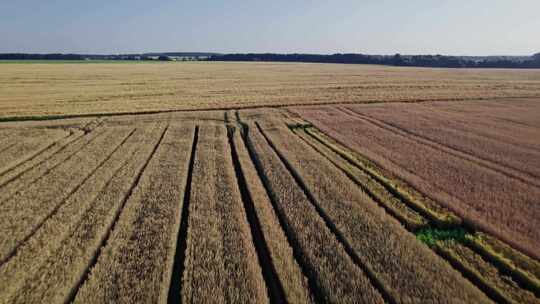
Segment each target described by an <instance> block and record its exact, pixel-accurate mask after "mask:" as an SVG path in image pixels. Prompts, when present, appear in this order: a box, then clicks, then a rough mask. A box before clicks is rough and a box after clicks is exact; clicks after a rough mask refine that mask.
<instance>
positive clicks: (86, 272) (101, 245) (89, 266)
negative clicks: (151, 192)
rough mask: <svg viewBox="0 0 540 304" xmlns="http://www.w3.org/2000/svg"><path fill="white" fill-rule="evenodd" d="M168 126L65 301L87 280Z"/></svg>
mask: <svg viewBox="0 0 540 304" xmlns="http://www.w3.org/2000/svg"><path fill="white" fill-rule="evenodd" d="M168 128H169V127H168V126H167V127H165V129H164V130H163V132H162V134H161V136H160V138H159V140H158V142H157V143H156V144H155V146H154V148H153V149H152V152H151V153H150V155H149V156H148V158H147V159H146V160H145V163H144V165H143V167H142V168H141V170H140V171H139V172H138V173H137V175H136V177H135V179H134V180H133V182H132V183H131V185H130V188H129V190H128V192H127V193H126V195H125V196H124V197H123V198H122V201H121V203H120V205H119V208H118V209H117V210H116V211H115V214H114V219H113V220H112V221H111V222H110V223H109V224H108V225H107V227H106V229H105V231H106V232H105V234H104V235H102V236H101V239H100V242H99V246H97V247H96V248H97V250H96V251H95V252H94V253H93V254H92V258H91V259H90V260H89V261H88V264H87V265H86V267H85V270H84V271H83V274H82V275H81V277H80V278H79V280H78V281H77V283H76V284H75V286H74V287H73V288H72V289H71V291H70V293H69V295H68V296H67V300H66V301H65V303H72V302H73V301H74V300H75V297H76V296H77V293H78V292H79V290H80V288H81V287H82V286H83V284H84V283H85V282H86V281H87V280H88V278H89V276H90V271H91V270H92V268H93V267H94V266H95V265H96V263H97V262H98V259H99V256H100V254H101V251H102V249H103V248H104V247H105V246H106V245H107V243H108V240H109V237H110V235H111V233H112V231H113V230H114V228H115V226H116V223H117V222H118V219H119V218H120V215H121V214H122V211H123V210H124V208H125V205H126V202H127V201H128V200H129V198H130V197H131V195H132V194H133V191H135V188H137V186H138V185H139V182H140V180H141V178H142V176H143V174H144V172H145V170H146V167H147V166H148V164H149V163H150V161H151V160H152V158H153V157H154V155H155V154H156V151H157V150H158V148H159V146H160V145H161V142H162V141H163V138H164V137H165V134H166V133H167V130H168Z"/></svg>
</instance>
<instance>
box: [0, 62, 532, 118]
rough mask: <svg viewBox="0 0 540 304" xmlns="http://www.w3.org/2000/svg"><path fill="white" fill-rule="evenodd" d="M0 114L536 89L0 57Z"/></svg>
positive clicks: (466, 73) (397, 71) (514, 73)
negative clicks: (31, 61)
mask: <svg viewBox="0 0 540 304" xmlns="http://www.w3.org/2000/svg"><path fill="white" fill-rule="evenodd" d="M0 92H1V94H0V119H2V118H4V119H5V118H9V117H21V116H26V117H29V116H30V117H32V116H34V117H36V116H38V117H39V116H51V115H54V116H57V115H84V114H102V113H135V112H147V111H168V110H193V109H197V110H200V109H216V108H220V109H235V108H246V107H254V106H261V105H266V106H282V105H295V104H328V103H343V102H347V103H350V102H381V101H384V102H388V101H425V100H463V99H465V100H468V99H489V98H500V97H540V72H539V71H538V70H482V69H430V68H399V67H384V66H369V65H344V64H341V65H340V64H305V63H304V64H302V63H218V62H193V63H140V64H125V63H121V64H115V63H110V64H2V65H0Z"/></svg>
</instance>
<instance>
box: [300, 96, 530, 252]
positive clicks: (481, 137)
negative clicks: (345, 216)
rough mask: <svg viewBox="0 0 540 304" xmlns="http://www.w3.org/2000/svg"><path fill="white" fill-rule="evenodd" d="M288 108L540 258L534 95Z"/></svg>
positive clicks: (475, 224)
mask: <svg viewBox="0 0 540 304" xmlns="http://www.w3.org/2000/svg"><path fill="white" fill-rule="evenodd" d="M293 111H294V112H296V113H298V114H300V115H301V116H302V117H303V118H305V119H306V120H308V121H310V122H312V123H313V124H314V125H315V126H316V127H317V128H319V129H320V130H322V131H323V132H324V133H326V134H328V135H329V136H331V137H333V138H335V139H336V140H338V141H339V142H340V143H343V144H344V145H346V146H348V147H350V148H352V149H354V150H355V151H358V152H359V153H361V154H362V155H364V156H366V157H367V158H369V159H370V160H372V161H373V162H375V163H376V164H377V165H380V166H381V167H382V168H384V169H386V170H388V171H389V172H391V173H392V174H394V175H395V176H396V177H398V178H400V179H402V180H404V181H405V182H406V183H408V184H410V185H411V186H413V187H414V188H416V189H417V190H419V191H420V192H421V193H422V194H423V195H425V196H427V197H428V198H430V199H433V200H434V201H436V202H437V203H439V204H441V205H442V206H444V207H446V208H448V209H450V210H451V211H453V212H455V213H456V214H458V215H459V216H460V217H462V218H463V219H464V220H465V221H466V222H468V224H470V225H471V226H473V227H477V228H480V229H481V230H484V231H487V232H489V233H492V234H493V235H496V236H498V237H500V238H502V239H503V240H505V241H506V242H508V243H510V244H512V245H513V246H514V247H516V248H519V249H521V250H523V251H525V252H526V253H528V254H529V255H531V256H534V257H536V258H539V257H540V255H539V252H540V237H539V231H540V204H539V203H540V201H539V198H540V169H539V168H540V149H539V144H540V141H539V139H540V128H539V120H538V117H540V102H539V101H538V100H536V99H531V100H519V101H518V100H513V101H496V102H495V101H493V102H488V101H481V102H474V103H465V102H461V103H460V102H430V103H419V104H407V105H405V104H373V105H355V106H352V105H348V106H340V107H318V108H315V107H310V108H295V109H294V110H293Z"/></svg>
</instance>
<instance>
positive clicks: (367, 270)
mask: <svg viewBox="0 0 540 304" xmlns="http://www.w3.org/2000/svg"><path fill="white" fill-rule="evenodd" d="M255 125H256V127H257V129H258V130H259V132H260V133H261V134H262V136H263V137H264V138H265V140H266V142H267V143H268V145H269V146H270V147H271V149H272V150H273V151H274V153H275V154H276V155H277V156H278V158H279V159H280V160H281V162H282V163H283V165H284V166H285V167H286V168H287V171H288V172H289V173H290V174H291V176H292V177H293V178H294V180H295V181H296V183H297V185H298V186H299V187H300V189H301V190H302V192H304V194H305V195H306V197H307V198H308V200H309V202H310V203H311V204H312V205H313V207H314V208H315V210H316V211H317V214H318V215H319V216H320V217H321V218H322V219H323V221H324V223H325V225H326V227H327V228H328V229H329V230H330V231H331V232H332V234H333V235H334V237H335V238H336V240H337V241H338V243H339V244H341V246H343V248H344V249H345V252H346V253H347V255H348V256H349V258H350V259H351V260H352V261H353V263H354V264H355V265H356V266H357V267H358V268H359V269H361V270H362V272H363V273H364V274H365V275H366V276H367V278H368V279H369V281H370V283H371V285H372V286H373V287H375V289H376V290H377V291H378V292H379V293H380V294H381V296H382V297H383V299H384V301H385V302H386V303H390V304H395V303H397V301H396V300H395V299H394V298H393V297H392V296H391V293H390V291H389V290H387V288H386V286H384V284H383V283H382V282H381V281H380V280H379V278H377V276H376V275H375V273H374V271H373V270H372V269H371V268H370V267H369V266H367V265H366V264H365V263H363V262H362V260H361V259H360V257H359V256H358V255H357V254H356V252H355V251H354V249H353V248H352V246H351V245H350V244H349V242H348V241H347V240H346V238H345V237H344V236H343V234H342V233H341V232H340V231H339V229H338V228H337V227H336V226H335V224H334V223H333V221H332V219H331V218H330V217H329V216H328V214H326V212H325V211H324V209H323V208H322V207H321V206H320V204H319V203H318V202H317V199H316V198H315V196H314V195H313V193H311V191H310V190H309V188H308V187H307V186H306V184H305V183H304V181H303V179H302V177H301V176H300V174H298V172H297V171H296V170H295V169H294V167H293V166H292V165H291V164H290V163H289V161H288V160H287V159H286V158H285V157H284V156H283V154H282V153H281V152H280V151H279V150H278V149H277V147H276V146H275V145H274V143H273V142H272V141H271V140H270V138H268V136H267V135H266V133H265V132H264V131H263V130H262V128H261V126H260V125H259V123H257V122H255Z"/></svg>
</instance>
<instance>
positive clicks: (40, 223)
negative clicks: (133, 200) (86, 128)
mask: <svg viewBox="0 0 540 304" xmlns="http://www.w3.org/2000/svg"><path fill="white" fill-rule="evenodd" d="M135 130H136V129H133V130H131V132H130V133H129V134H128V135H127V136H125V137H124V139H123V140H122V141H121V142H120V144H118V146H116V147H115V148H114V150H113V151H112V152H111V153H110V154H109V155H107V157H106V158H105V159H103V160H102V161H101V162H100V163H99V164H98V165H97V167H96V168H94V169H93V170H92V171H91V172H90V173H89V174H88V175H87V176H86V177H85V178H84V179H83V180H82V181H81V182H80V183H79V184H78V185H77V186H75V187H74V188H73V189H72V190H71V191H70V192H69V193H68V195H67V196H66V197H65V198H64V199H63V200H62V201H61V202H60V203H59V204H57V205H56V206H54V208H53V209H52V210H51V211H50V212H49V213H48V214H47V215H46V216H45V217H44V218H43V219H42V220H41V221H39V222H38V223H37V224H36V225H35V226H34V227H33V228H32V229H31V230H30V231H29V232H28V234H27V235H26V236H25V237H24V238H23V239H22V240H20V241H19V242H17V244H16V245H15V246H14V248H13V249H12V250H11V251H10V252H8V254H7V255H6V257H5V258H4V259H2V260H0V267H1V266H2V265H4V264H5V263H6V262H7V261H9V259H11V258H12V257H13V256H15V254H17V251H18V249H19V248H20V247H21V246H22V245H23V244H24V243H25V242H26V241H28V240H29V239H30V238H31V237H32V236H33V235H34V234H35V233H36V232H37V231H38V230H39V229H40V228H41V227H42V226H43V225H44V224H45V222H47V220H49V219H50V218H51V217H53V216H54V215H55V214H56V212H58V210H59V209H60V208H61V207H62V206H63V205H64V204H65V203H66V202H67V200H68V199H69V198H70V197H71V196H72V195H73V194H74V193H75V192H77V190H79V188H80V187H81V186H82V185H83V184H84V183H85V182H86V181H87V180H88V179H89V178H90V177H91V176H92V175H93V174H94V173H95V172H96V171H97V170H99V169H100V168H101V167H102V166H103V165H104V164H105V163H106V162H107V161H108V160H109V159H110V158H111V157H112V155H113V154H114V153H115V152H116V151H117V150H118V149H120V147H121V146H122V145H123V144H124V143H125V142H126V141H127V140H128V139H129V138H130V137H131V136H132V135H133V133H135Z"/></svg>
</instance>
